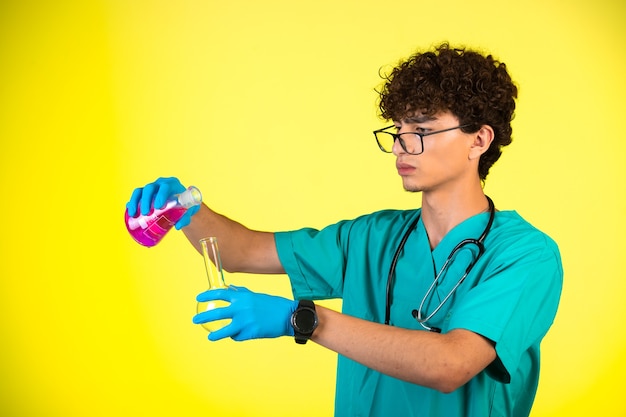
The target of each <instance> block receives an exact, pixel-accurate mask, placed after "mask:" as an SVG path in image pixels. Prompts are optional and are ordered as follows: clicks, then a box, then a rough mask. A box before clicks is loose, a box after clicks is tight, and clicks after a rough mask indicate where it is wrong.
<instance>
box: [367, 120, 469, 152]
mask: <svg viewBox="0 0 626 417" xmlns="http://www.w3.org/2000/svg"><path fill="white" fill-rule="evenodd" d="M467 126H469V125H461V126H456V127H450V128H448V129H443V130H436V131H434V132H427V133H417V132H404V133H393V132H385V130H387V129H391V128H395V126H394V125H391V126H387V127H384V128H382V129H378V130H375V131H374V136H375V137H376V143H378V147H379V148H380V150H381V151H383V152H386V153H391V152H392V151H393V144H394V143H395V142H396V139H397V140H398V141H399V142H400V146H402V149H404V152H406V153H408V154H411V155H419V154H421V153H422V152H424V138H425V137H426V136H430V135H435V134H437V133H443V132H448V131H450V130H455V129H461V128H464V127H467Z"/></svg>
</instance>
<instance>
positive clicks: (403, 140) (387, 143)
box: [376, 132, 422, 154]
mask: <svg viewBox="0 0 626 417" xmlns="http://www.w3.org/2000/svg"><path fill="white" fill-rule="evenodd" d="M396 138H398V140H399V141H400V145H401V146H402V149H404V151H405V152H407V153H411V154H420V153H422V141H421V139H420V137H419V135H417V134H415V133H413V132H405V133H400V134H393V133H390V132H376V140H377V141H378V146H380V149H381V150H382V151H383V152H389V153H391V152H392V151H393V144H394V142H395V141H396Z"/></svg>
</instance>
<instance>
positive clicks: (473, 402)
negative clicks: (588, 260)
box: [128, 44, 562, 417]
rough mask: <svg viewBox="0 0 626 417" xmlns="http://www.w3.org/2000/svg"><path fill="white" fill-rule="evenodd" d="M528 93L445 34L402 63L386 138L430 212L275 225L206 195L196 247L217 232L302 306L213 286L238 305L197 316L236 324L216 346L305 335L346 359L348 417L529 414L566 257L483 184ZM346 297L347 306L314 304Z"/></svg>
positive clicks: (225, 254) (231, 252)
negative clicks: (320, 224)
mask: <svg viewBox="0 0 626 417" xmlns="http://www.w3.org/2000/svg"><path fill="white" fill-rule="evenodd" d="M516 97H517V88H516V87H515V85H514V84H513V82H512V81H511V79H510V77H509V75H508V73H507V71H506V67H505V65H504V64H503V63H500V62H498V61H497V60H495V59H493V58H492V57H491V56H484V55H481V54H479V53H477V52H474V51H470V50H464V49H453V48H451V47H449V46H448V45H447V44H442V45H440V46H439V47H437V48H435V49H434V50H433V51H427V52H423V53H417V54H415V55H414V56H412V57H411V58H409V59H408V60H406V61H405V62H403V63H401V64H400V65H399V66H398V67H396V68H395V69H394V70H393V71H392V73H391V74H390V75H389V76H388V77H387V78H386V80H385V85H384V87H383V89H382V91H381V92H380V109H381V114H382V116H383V117H384V118H386V119H389V120H392V121H393V125H392V126H390V127H388V128H386V129H381V130H377V131H375V132H374V133H375V136H376V140H377V143H378V146H379V147H380V148H381V150H383V151H384V152H390V153H393V154H394V155H395V167H396V169H397V171H398V174H399V175H400V177H401V178H402V183H403V186H404V188H405V189H406V190H408V191H412V192H421V200H422V201H421V208H420V209H415V210H403V211H401V210H384V211H380V212H376V213H372V214H368V215H364V216H362V217H359V218H357V219H354V220H347V221H342V222H339V223H337V224H334V225H331V226H328V227H326V228H324V229H322V230H314V229H310V228H306V229H302V230H298V231H292V232H280V233H268V232H259V231H254V230H250V229H248V228H246V227H245V226H243V225H242V224H240V223H237V222H235V221H232V220H230V219H228V218H227V217H225V216H222V215H220V214H217V213H215V212H213V211H212V210H210V209H209V208H208V207H207V206H205V205H202V206H201V208H200V209H199V210H194V211H193V212H191V213H188V215H187V216H186V217H185V218H183V219H182V220H181V221H180V222H179V223H178V224H177V228H182V227H184V229H183V230H184V232H185V234H186V236H187V237H188V238H189V240H190V242H191V243H192V244H194V245H195V246H196V248H197V249H198V240H199V239H200V238H202V237H206V236H209V235H210V236H217V237H218V239H219V242H220V249H221V253H222V261H223V265H224V267H225V269H227V270H229V271H239V272H252V273H287V274H288V275H289V279H290V280H291V283H292V287H293V290H294V297H295V299H296V300H300V301H299V302H298V301H293V300H287V299H285V298H282V297H275V296H271V295H267V294H259V293H253V292H250V291H248V290H246V289H245V288H236V289H229V290H216V291H211V292H205V293H203V294H200V295H199V296H198V300H199V301H208V300H210V299H224V300H226V301H230V303H231V304H230V306H229V307H225V308H221V309H215V310H212V311H208V312H204V313H201V314H199V315H197V316H196V317H194V322H196V323H203V322H207V321H213V320H218V319H222V318H232V323H231V324H230V325H228V326H226V327H224V328H222V329H220V330H217V331H215V332H213V333H211V334H210V335H209V339H210V340H219V339H221V338H225V337H231V338H233V339H235V340H246V339H251V338H259V337H278V336H283V335H295V337H296V341H298V342H300V343H304V342H306V341H307V340H308V339H311V340H312V341H313V342H315V343H318V344H320V345H322V346H325V347H327V348H329V349H332V350H333V351H335V352H337V353H339V364H338V371H337V372H338V374H337V389H336V409H335V414H336V415H337V416H342V417H343V416H396V415H401V416H446V417H451V416H464V417H468V416H477V417H485V416H527V415H528V414H529V413H530V409H531V406H532V403H533V399H534V396H535V392H536V389H537V383H538V378H539V344H540V342H541V340H542V338H543V337H544V335H545V334H546V332H547V331H548V329H549V327H550V325H551V324H552V322H553V320H554V316H555V314H556V310H557V306H558V303H559V297H560V292H561V286H562V267H561V260H560V256H559V252H558V248H557V246H556V244H555V243H554V242H553V241H552V240H551V239H550V238H549V237H548V236H546V235H545V234H543V233H542V232H540V231H538V230H537V229H535V228H533V227H532V226H531V225H530V224H528V223H527V222H526V221H524V220H523V219H522V218H521V217H520V216H519V215H518V214H517V213H516V212H514V211H496V210H495V208H494V205H493V203H492V201H491V199H489V198H488V197H487V196H486V195H485V194H484V193H483V188H482V183H483V182H484V180H485V178H486V176H487V174H488V172H489V168H490V167H491V165H492V164H493V163H494V162H495V161H496V160H497V159H498V158H499V157H500V153H501V148H502V147H503V146H506V145H508V144H509V143H510V142H511V126H510V123H511V120H512V118H513V112H514V109H515V98H516ZM182 190H184V187H183V185H182V184H181V183H180V182H179V181H178V180H177V179H176V178H161V179H159V180H157V181H156V182H154V183H151V184H149V185H147V186H145V187H144V188H139V189H137V190H135V192H134V193H133V195H132V197H131V200H130V202H129V203H128V209H129V214H131V215H135V213H136V212H137V210H139V211H141V213H144V214H146V213H147V212H148V211H149V210H150V207H151V205H152V204H154V206H155V207H161V206H163V205H164V204H165V201H166V199H167V198H168V197H170V196H171V195H173V194H176V193H179V192H181V191H182ZM138 207H139V208H138ZM192 215H193V217H192ZM337 297H339V298H342V299H343V303H342V312H341V313H339V312H335V311H332V310H329V309H327V308H324V307H321V306H315V304H314V303H313V302H312V301H307V300H316V299H328V298H337Z"/></svg>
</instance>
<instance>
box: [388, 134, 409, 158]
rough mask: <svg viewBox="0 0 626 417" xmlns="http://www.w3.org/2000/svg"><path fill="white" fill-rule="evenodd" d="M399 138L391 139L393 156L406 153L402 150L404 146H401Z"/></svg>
mask: <svg viewBox="0 0 626 417" xmlns="http://www.w3.org/2000/svg"><path fill="white" fill-rule="evenodd" d="M400 140H401V139H400V138H399V137H397V136H396V137H395V138H394V141H393V146H392V147H391V152H392V153H393V154H394V155H395V156H399V155H401V154H403V153H406V151H405V150H404V148H403V147H402V145H401V144H400Z"/></svg>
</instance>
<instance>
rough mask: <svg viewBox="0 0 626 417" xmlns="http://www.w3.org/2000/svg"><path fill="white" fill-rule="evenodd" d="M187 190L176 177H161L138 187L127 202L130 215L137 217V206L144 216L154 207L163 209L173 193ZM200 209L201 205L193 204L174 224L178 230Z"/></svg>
mask: <svg viewBox="0 0 626 417" xmlns="http://www.w3.org/2000/svg"><path fill="white" fill-rule="evenodd" d="M185 190H186V188H185V186H184V185H182V184H181V183H180V181H179V180H178V178H175V177H169V178H159V179H158V180H156V181H155V182H153V183H150V184H148V185H146V186H145V187H143V188H136V189H135V191H133V194H132V195H131V197H130V201H129V202H128V203H126V209H127V210H128V215H129V216H130V217H135V216H136V215H137V208H139V212H140V213H141V214H142V215H144V216H145V215H146V214H148V213H150V210H152V207H154V208H155V209H162V208H163V207H165V203H167V200H169V199H170V198H171V197H172V196H173V195H175V194H180V193H182V192H183V191H185ZM198 210H200V205H197V206H193V207H191V208H190V209H189V210H187V212H186V213H185V215H184V216H183V217H181V219H180V220H179V221H178V222H177V223H176V224H175V225H174V227H175V228H176V230H180V229H182V228H183V227H185V226H187V225H188V224H189V223H191V216H193V215H194V214H196V213H197V212H198Z"/></svg>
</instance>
